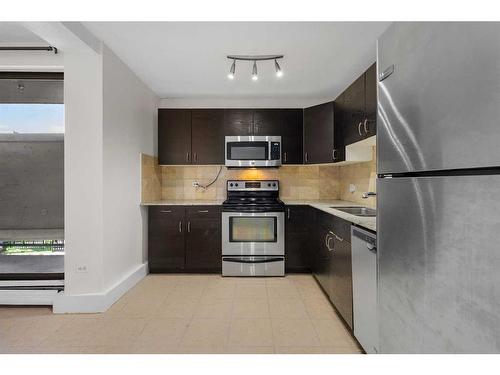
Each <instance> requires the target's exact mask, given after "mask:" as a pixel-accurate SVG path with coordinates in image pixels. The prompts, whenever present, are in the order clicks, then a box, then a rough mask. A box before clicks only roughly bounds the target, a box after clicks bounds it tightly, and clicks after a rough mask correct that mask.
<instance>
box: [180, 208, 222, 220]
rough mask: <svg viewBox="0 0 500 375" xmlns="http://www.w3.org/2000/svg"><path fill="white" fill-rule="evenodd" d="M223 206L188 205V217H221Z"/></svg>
mask: <svg viewBox="0 0 500 375" xmlns="http://www.w3.org/2000/svg"><path fill="white" fill-rule="evenodd" d="M221 208H222V207H221V206H188V207H187V208H186V214H187V216H188V217H206V218H220V217H221Z"/></svg>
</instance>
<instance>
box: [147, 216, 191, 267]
mask: <svg viewBox="0 0 500 375" xmlns="http://www.w3.org/2000/svg"><path fill="white" fill-rule="evenodd" d="M148 210H149V211H148V264H149V272H152V273H155V272H181V271H183V270H184V263H185V260H184V258H185V256H184V229H185V228H184V207H183V206H150V207H149V208H148Z"/></svg>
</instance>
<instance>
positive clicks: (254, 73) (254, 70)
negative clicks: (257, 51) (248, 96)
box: [252, 61, 259, 81]
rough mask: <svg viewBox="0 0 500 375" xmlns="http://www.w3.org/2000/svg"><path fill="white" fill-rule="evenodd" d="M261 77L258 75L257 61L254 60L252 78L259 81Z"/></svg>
mask: <svg viewBox="0 0 500 375" xmlns="http://www.w3.org/2000/svg"><path fill="white" fill-rule="evenodd" d="M258 79H259V76H258V75H257V61H254V62H253V68H252V80H253V81H257V80H258Z"/></svg>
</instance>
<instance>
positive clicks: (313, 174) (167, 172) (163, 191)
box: [141, 151, 376, 206]
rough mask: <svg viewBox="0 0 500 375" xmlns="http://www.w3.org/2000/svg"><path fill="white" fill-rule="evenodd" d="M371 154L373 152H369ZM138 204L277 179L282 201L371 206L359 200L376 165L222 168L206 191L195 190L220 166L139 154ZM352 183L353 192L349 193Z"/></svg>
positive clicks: (216, 195) (371, 185)
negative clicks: (231, 182) (168, 162)
mask: <svg viewBox="0 0 500 375" xmlns="http://www.w3.org/2000/svg"><path fill="white" fill-rule="evenodd" d="M373 152H374V154H375V151H373ZM141 160H142V171H143V172H142V195H141V198H142V202H144V203H146V202H153V201H156V200H182V199H192V200H212V199H225V198H226V187H225V183H226V180H228V179H235V180H237V179H240V180H249V179H277V180H279V181H280V184H281V186H280V189H281V191H280V196H281V198H283V199H297V200H303V199H305V200H316V199H318V200H333V199H342V200H348V201H352V202H356V203H360V204H364V205H369V206H375V204H376V200H375V198H369V199H362V198H361V194H362V193H363V192H364V191H374V189H375V181H376V170H375V166H376V162H375V159H374V160H373V161H370V162H364V163H357V164H350V165H345V166H336V165H320V166H318V165H284V166H282V167H281V168H278V169H227V168H226V167H222V170H221V173H220V176H219V178H218V180H217V182H216V183H215V184H214V185H212V186H211V187H209V188H208V189H207V190H204V189H202V188H195V187H194V186H193V182H194V181H198V182H199V183H200V184H202V185H205V184H208V183H210V182H211V181H213V179H214V178H215V176H217V172H218V171H219V168H220V166H158V159H157V158H156V157H153V156H149V155H144V154H143V155H142V159H141ZM350 184H354V185H355V186H356V191H355V192H354V193H350V192H349V185H350Z"/></svg>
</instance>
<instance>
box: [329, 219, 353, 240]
mask: <svg viewBox="0 0 500 375" xmlns="http://www.w3.org/2000/svg"><path fill="white" fill-rule="evenodd" d="M333 232H334V233H335V234H336V235H337V236H339V237H341V238H342V239H343V240H344V241H347V242H349V243H350V242H351V222H350V221H347V220H344V219H341V218H340V217H337V216H333Z"/></svg>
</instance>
